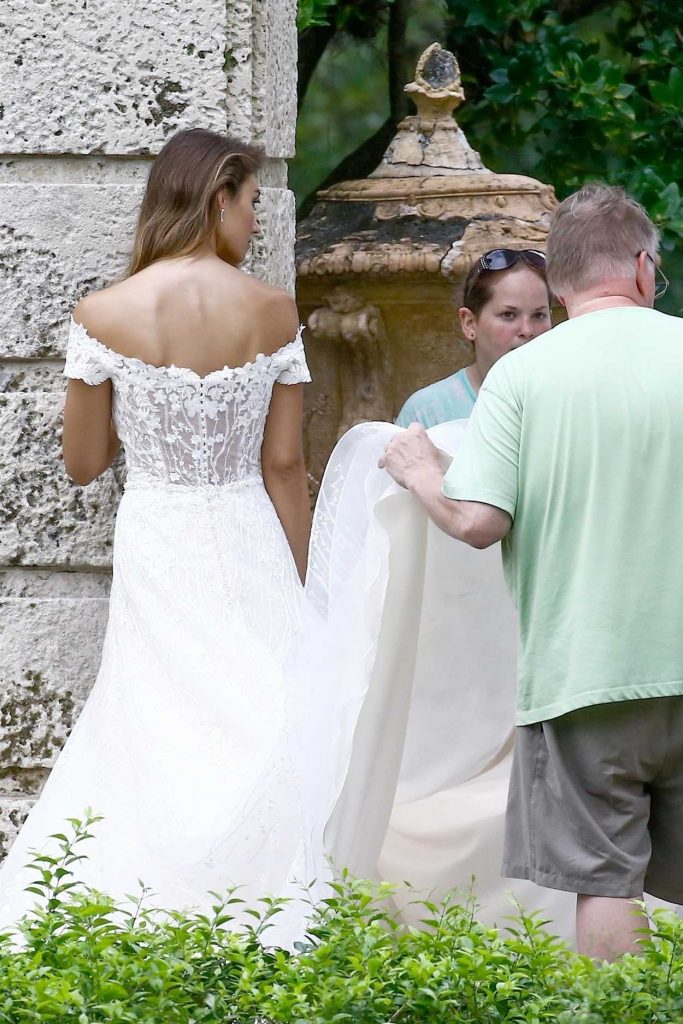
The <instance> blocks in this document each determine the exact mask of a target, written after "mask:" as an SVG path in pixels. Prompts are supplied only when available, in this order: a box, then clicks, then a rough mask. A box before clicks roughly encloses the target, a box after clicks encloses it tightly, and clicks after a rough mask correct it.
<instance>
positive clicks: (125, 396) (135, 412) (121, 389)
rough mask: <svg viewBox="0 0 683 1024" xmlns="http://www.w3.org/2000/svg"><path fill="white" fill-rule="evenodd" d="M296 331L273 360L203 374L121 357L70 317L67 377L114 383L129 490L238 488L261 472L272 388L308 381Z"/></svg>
mask: <svg viewBox="0 0 683 1024" xmlns="http://www.w3.org/2000/svg"><path fill="white" fill-rule="evenodd" d="M301 331H302V328H300V329H299V332H298V334H297V336H296V338H295V339H294V340H293V341H291V342H289V343H288V344H287V345H284V346H283V347H282V348H280V349H278V351H277V352H274V353H273V354H272V355H258V356H256V359H255V360H254V361H253V362H249V363H245V364H244V366H237V367H229V366H225V367H223V369H221V370H214V371H212V372H211V373H208V374H207V375H206V376H204V377H202V376H200V375H199V374H198V373H196V372H195V371H194V370H191V369H188V368H185V367H179V366H173V365H171V366H153V365H151V364H149V363H145V362H143V361H142V360H140V359H135V358H132V357H129V356H123V355H120V354H119V353H118V352H114V351H113V350H112V349H110V348H107V346H106V345H103V344H102V343H101V342H99V341H97V340H96V339H95V338H92V337H90V335H89V334H88V333H87V331H86V329H85V327H83V325H82V324H78V323H76V321H75V320H73V319H72V321H71V329H70V333H69V343H68V348H67V355H66V365H65V367H64V375H65V376H66V377H76V378H78V379H79V380H83V381H85V382H86V384H92V385H95V384H101V383H103V381H105V380H111V382H112V390H113V395H112V415H113V420H114V426H115V428H116V431H117V433H118V435H119V438H120V439H121V443H122V445H123V447H124V449H125V453H126V467H127V475H128V485H129V486H130V485H135V484H142V485H145V484H152V485H155V486H158V485H160V484H167V485H171V486H174V485H175V486H183V485H184V486H189V487H198V486H202V485H221V484H230V483H236V482H239V481H244V480H248V479H253V478H255V477H259V476H260V474H261V444H262V442H263V430H264V426H265V422H266V415H267V413H268V407H269V404H270V397H271V394H272V390H273V385H274V384H275V383H276V382H277V383H280V384H297V383H302V382H305V381H309V380H310V379H311V377H310V374H309V372H308V367H307V365H306V357H305V354H304V347H303V343H302V340H301Z"/></svg>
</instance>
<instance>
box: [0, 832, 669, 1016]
mask: <svg viewBox="0 0 683 1024" xmlns="http://www.w3.org/2000/svg"><path fill="white" fill-rule="evenodd" d="M89 823H90V822H89V821H88V820H85V821H84V822H79V821H76V820H74V822H73V825H74V830H75V831H74V834H73V835H72V836H71V837H70V838H67V837H66V836H60V837H59V840H60V843H61V846H62V851H61V856H60V857H59V859H57V858H37V860H36V862H35V867H36V884H35V886H34V890H35V892H36V894H40V895H41V896H42V897H43V906H44V909H43V910H41V911H39V912H38V913H37V914H36V915H35V916H33V917H31V918H29V919H27V920H26V921H25V922H24V923H23V925H22V933H23V940H22V943H23V944H22V945H21V946H20V947H18V946H17V941H16V937H15V938H14V939H13V940H12V939H10V938H9V937H4V938H2V939H0V1022H2V1024H28V1022H31V1024H34V1022H36V1024H37V1022H40V1024H62V1022H64V1024H66V1022H69V1024H72V1022H73V1024H91V1022H95V1021H98V1022H99V1021H107V1022H125V1024H132V1022H136V1024H138V1022H144V1024H200V1022H201V1024H230V1022H239V1024H254V1022H256V1021H259V1022H277V1024H303V1022H307V1024H308V1022H333V1021H335V1022H337V1021H338V1022H342V1021H354V1022H361V1024H385V1022H390V1021H391V1022H403V1024H408V1022H411V1024H413V1022H415V1024H417V1022H420V1024H423V1022H424V1024H441V1022H444V1024H445V1022H449V1024H454V1022H470V1021H471V1022H475V1021H476V1022H487V1024H488V1022H491V1024H493V1022H496V1024H497V1022H502V1021H505V1022H513V1021H514V1022H525V1024H541V1022H550V1021H552V1022H554V1024H611V1022H615V1024H640V1022H643V1024H645V1022H647V1024H656V1022H662V1024H663V1022H666V1024H674V1022H678V1021H681V1020H683V972H682V970H681V968H682V966H683V955H682V952H681V944H682V940H683V922H681V921H680V920H679V919H678V918H677V917H675V916H674V915H668V914H665V913H657V914H656V916H655V919H654V922H653V933H652V935H651V937H650V938H649V939H648V940H647V941H645V942H644V947H643V955H642V956H640V957H624V958H623V959H622V960H621V961H619V962H618V963H616V964H611V965H608V964H603V965H595V964H593V963H591V962H590V961H588V960H586V959H584V958H582V957H578V956H575V955H574V954H573V953H572V952H570V950H568V949H567V947H566V946H565V945H563V943H561V942H560V941H559V940H557V939H556V938H553V937H552V936H551V935H549V934H548V933H547V932H546V931H545V930H544V929H543V927H542V924H541V922H540V921H539V919H538V918H537V917H535V916H533V915H532V916H529V915H526V914H524V913H522V912H521V911H518V913H517V915H516V917H515V918H514V919H513V920H512V923H511V925H510V927H509V928H508V929H506V930H504V931H499V930H496V929H494V928H488V927H485V926H484V925H482V924H480V923H479V922H478V921H477V919H476V913H475V908H474V906H473V905H472V903H471V902H470V901H468V900H465V901H464V902H456V901H455V900H447V901H445V902H444V903H443V904H441V905H438V906H437V905H434V904H432V903H429V902H427V901H422V902H421V905H422V907H423V908H424V927H423V928H422V929H421V930H419V931H418V930H416V929H412V928H404V927H402V926H399V925H398V924H397V923H396V922H395V921H394V920H393V918H392V916H391V913H390V911H389V897H390V895H391V888H390V887H389V886H385V885H380V886H377V885H374V884H372V883H369V882H365V881H361V880H357V879H353V878H351V877H349V876H345V877H344V878H342V880H341V881H340V882H339V884H337V885H336V886H335V887H334V894H333V895H332V897H331V898H330V899H328V900H327V901H326V902H325V903H324V904H323V905H322V906H320V907H318V908H317V909H316V911H315V912H314V914H313V917H312V919H311V925H310V931H309V934H308V936H307V939H306V941H305V942H304V943H302V944H301V947H300V948H299V949H298V951H297V952H296V953H294V954H290V953H287V952H285V951H283V950H278V949H269V948H267V942H268V925H269V921H272V919H273V917H274V916H275V915H276V914H277V913H279V912H280V909H281V904H280V903H279V902H278V901H276V900H263V901H262V902H261V904H260V906H259V908H255V909H254V910H253V911H252V918H253V924H252V925H250V926H249V927H247V928H243V929H242V930H241V931H240V932H236V931H234V930H229V929H227V928H225V927H223V925H225V924H226V923H228V921H229V919H230V915H231V913H233V912H234V911H235V909H236V908H238V907H239V900H238V897H237V895H236V893H234V892H233V893H229V894H228V895H227V896H226V897H225V898H224V899H218V898H217V899H216V907H215V911H214V915H213V917H208V916H203V915H200V914H196V915H180V914H172V915H167V914H161V913H159V912H157V913H153V912H151V911H149V910H145V909H144V894H143V895H142V896H141V898H140V899H139V900H137V901H136V900H131V902H130V904H128V905H124V906H121V905H119V906H118V907H117V905H116V904H115V902H114V901H113V900H112V899H110V898H108V897H105V896H101V895H100V894H97V893H95V892H92V891H82V889H83V887H80V886H78V885H77V883H76V882H75V874H76V873H77V870H78V861H79V860H80V859H81V854H80V849H79V844H80V843H82V842H83V841H84V840H85V839H86V838H88V837H89V833H88V825H89ZM241 909H243V908H241Z"/></svg>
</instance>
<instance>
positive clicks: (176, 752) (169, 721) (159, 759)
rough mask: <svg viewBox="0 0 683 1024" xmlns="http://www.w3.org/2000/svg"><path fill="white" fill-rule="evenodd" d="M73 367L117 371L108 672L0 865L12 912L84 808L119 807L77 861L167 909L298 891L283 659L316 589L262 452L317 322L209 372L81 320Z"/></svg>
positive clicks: (7, 911) (96, 878)
mask: <svg viewBox="0 0 683 1024" xmlns="http://www.w3.org/2000/svg"><path fill="white" fill-rule="evenodd" d="M64 372H65V375H66V376H68V377H75V378H78V379H80V380H83V381H85V382H86V383H88V384H92V385H95V384H99V383H101V382H103V381H104V380H106V379H111V381H112V387H113V420H114V424H115V427H116V430H117V433H118V435H119V437H120V438H121V441H122V443H123V446H124V449H125V453H126V465H127V481H126V487H125V493H124V495H123V498H122V500H121V503H120V507H119V510H118V515H117V519H116V531H115V540H114V565H113V581H112V588H111V598H110V612H109V623H108V628H107V633H106V639H105V642H104V649H103V652H102V662H101V667H100V671H99V674H98V677H97V681H96V683H95V686H94V688H93V690H92V692H91V694H90V696H89V698H88V700H87V702H86V705H85V707H84V709H83V712H82V714H81V716H80V718H79V719H78V722H77V723H76V726H75V727H74V729H73V732H72V734H71V736H70V737H69V739H68V741H67V743H66V745H65V747H64V750H63V752H62V754H61V756H60V757H59V759H58V761H57V764H56V765H55V768H54V769H53V771H52V773H51V775H50V777H49V779H48V781H47V783H46V785H45V787H44V790H43V792H42V794H41V796H40V798H39V799H38V801H37V803H36V805H35V806H34V808H33V810H32V812H31V813H30V815H29V817H28V819H27V822H26V824H25V825H24V827H23V829H22V830H21V832H20V834H19V836H18V838H17V840H16V841H15V843H14V845H13V847H12V849H11V851H10V853H9V855H8V857H7V859H6V861H5V863H4V865H3V867H2V870H1V871H0V925H1V926H6V925H8V924H12V923H14V922H16V921H17V919H18V918H19V917H20V916H21V915H22V914H23V913H24V912H25V911H26V910H28V909H29V908H30V907H31V905H32V904H33V903H35V902H36V897H35V896H34V895H33V894H31V893H26V892H25V891H24V887H25V886H26V885H27V884H29V883H30V881H31V880H32V878H33V877H34V875H33V874H32V873H31V872H30V871H27V870H26V869H25V867H24V866H25V864H26V862H27V861H28V860H29V859H30V851H31V850H32V849H34V848H36V849H37V848H40V849H43V848H45V847H46V837H47V836H48V835H49V834H51V833H54V832H62V831H64V830H65V819H66V818H68V817H79V816H82V814H83V812H84V810H85V808H86V807H90V808H92V810H93V811H94V813H96V814H98V815H102V816H103V820H102V821H101V822H99V823H97V824H96V825H95V826H94V827H93V830H92V831H93V832H94V834H95V838H94V839H93V840H90V841H88V842H87V843H86V844H85V846H84V847H83V849H82V852H83V853H85V854H87V855H88V860H86V861H83V862H82V863H81V864H80V865H79V867H78V875H79V877H80V878H81V880H82V881H84V882H85V883H87V884H88V885H91V886H94V887H96V888H98V889H101V890H103V891H105V892H108V893H110V894H112V895H114V896H116V897H122V896H123V895H124V894H127V893H132V894H135V893H137V892H139V884H138V879H142V880H143V881H144V883H145V885H147V886H149V887H150V889H151V895H150V897H149V900H148V903H149V904H150V905H152V906H159V907H163V908H183V907H195V908H199V909H203V910H206V909H207V908H208V907H209V906H210V905H211V904H212V903H214V902H215V899H214V898H213V897H211V896H210V895H209V892H210V891H211V890H213V891H218V892H225V890H226V889H227V887H229V886H231V885H238V886H241V887H242V888H241V889H240V891H239V893H238V895H240V896H242V897H243V898H244V899H245V900H247V901H249V900H252V901H253V900H254V899H256V898H257V897H260V896H263V895H265V894H273V895H277V896H289V895H295V896H300V895H301V889H300V887H299V886H300V883H305V882H308V881H310V880H311V878H312V877H313V874H314V873H315V872H314V866H313V865H312V863H311V861H310V844H309V840H308V837H307V826H306V823H305V821H304V817H303V807H304V805H303V799H302V796H301V793H300V783H299V780H298V777H297V772H296V765H295V758H294V754H293V750H292V743H293V740H294V739H295V737H294V735H293V726H292V720H293V719H295V718H296V717H297V712H296V710H295V704H296V701H295V697H294V695H293V694H292V693H291V692H290V691H289V689H288V683H287V680H286V677H285V675H284V672H283V665H284V661H285V657H286V655H287V652H288V650H289V648H290V645H291V642H292V637H293V635H294V632H295V629H296V625H297V621H298V616H299V608H300V599H301V593H302V588H301V584H300V582H299V578H298V575H297V571H296V568H295V565H294V561H293V558H292V554H291V550H290V548H289V545H288V543H287V540H286V537H285V534H284V531H283V529H282V526H281V524H280V521H279V519H278V517H277V514H276V512H275V509H274V507H273V505H272V503H271V501H270V498H269V497H268V494H267V493H266V490H265V488H264V484H263V479H262V476H261V466H260V454H261V443H262V439H263V431H264V424H265V420H266V415H267V412H268V407H269V403H270V397H271V393H272V390H273V386H274V384H275V383H276V382H279V383H281V384H292V383H297V382H303V381H307V380H310V376H309V373H308V369H307V366H306V361H305V356H304V349H303V345H302V341H301V337H300V332H299V335H298V336H297V337H296V338H295V339H294V340H293V341H292V342H290V343H289V344H287V345H285V346H284V347H283V348H281V349H280V350H279V351H277V352H275V353H274V354H273V355H267V356H265V355H259V356H257V357H256V359H255V360H254V361H253V362H251V363H248V364H246V365H244V366H241V367H237V368H229V367H225V368H224V369H221V370H216V371H214V372H212V373H209V374H208V375H207V376H205V377H200V376H198V375H197V373H195V372H194V371H193V370H190V369H183V368H179V367H175V366H170V367H154V366H151V365H148V364H146V363H144V362H142V361H140V360H138V359H134V358H127V357H124V356H121V355H119V354H118V353H115V352H113V351H112V350H110V349H109V348H107V347H106V346H104V345H102V344H100V343H99V342H98V341H96V340H95V339H94V338H91V337H90V336H89V335H88V334H87V332H86V330H85V329H84V328H83V327H82V326H81V325H79V324H77V323H75V322H73V321H72V324H71V331H70V337H69V344H68V352H67V360H66V366H65V370H64ZM47 846H48V847H49V846H50V842H48V843H47ZM52 846H53V847H54V841H52ZM309 872H311V874H310V876H309ZM302 915H303V910H302V909H301V908H299V907H296V905H293V906H292V909H291V910H289V911H288V912H287V913H286V914H284V915H281V916H279V917H278V918H277V919H276V924H277V927H276V928H275V929H273V931H272V932H269V933H268V940H269V941H270V940H271V938H272V941H280V942H283V943H288V942H290V941H291V939H292V938H296V937H298V936H300V934H301V931H302Z"/></svg>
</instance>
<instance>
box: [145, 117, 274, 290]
mask: <svg viewBox="0 0 683 1024" xmlns="http://www.w3.org/2000/svg"><path fill="white" fill-rule="evenodd" d="M264 161H265V156H264V153H263V151H262V150H261V149H259V148H258V147H257V146H251V145H249V144H248V143H246V142H240V141H239V139H233V138H231V137H230V136H229V135H219V134H218V132H210V131H207V130H206V129H205V128H190V129H188V130H186V131H181V132H177V134H176V135H174V136H173V137H172V138H171V139H169V141H168V142H167V143H166V145H165V146H164V148H163V149H162V150H161V152H160V153H159V155H158V156H157V158H156V160H155V161H154V163H153V164H152V169H151V171H150V174H149V178H148V180H147V188H146V190H145V195H144V198H143V200H142V205H141V206H140V212H139V214H138V222H137V227H136V229H135V239H134V242H133V252H132V255H131V258H130V263H129V265H128V270H127V275H126V276H127V277H130V276H131V275H132V274H136V273H137V272H138V271H139V270H143V269H144V268H145V267H148V266H149V265H150V263H154V262H155V261H156V260H161V259H165V258H168V257H170V256H189V255H190V254H191V253H193V252H196V251H197V250H198V249H200V248H201V247H202V245H203V244H204V243H205V242H206V240H207V238H208V237H209V236H210V234H211V231H212V229H213V225H214V223H215V218H216V205H215V200H216V196H217V195H218V193H219V191H220V190H221V189H226V190H227V192H228V194H229V195H230V196H234V195H236V193H237V192H238V191H239V189H240V187H241V186H242V184H243V183H244V181H245V180H246V179H247V178H248V177H249V175H250V174H255V173H256V171H257V170H259V168H260V167H262V166H263V163H264Z"/></svg>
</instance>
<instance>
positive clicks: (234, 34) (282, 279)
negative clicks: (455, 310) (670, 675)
mask: <svg viewBox="0 0 683 1024" xmlns="http://www.w3.org/2000/svg"><path fill="white" fill-rule="evenodd" d="M295 8H296V3H295V0H227V2H226V0H179V2H178V3H158V2H153V0H49V2H46V0H3V2H2V11H1V13H0V82H2V91H1V95H0V856H1V855H2V854H3V853H4V851H5V850H6V849H7V846H8V844H9V843H10V842H11V839H12V836H13V834H14V832H15V831H16V828H17V827H18V825H19V824H20V823H21V821H22V820H23V816H24V815H25V813H26V810H27V808H28V806H30V803H31V800H32V799H33V798H34V797H35V795H36V793H37V792H38V791H39V789H40V786H41V784H42V782H43V781H44V779H45V777H46V775H47V773H48V771H49V768H50V766H51V764H52V763H53V761H54V758H55V755H56V754H57V752H58V751H59V749H60V748H61V746H62V744H63V742H64V739H65V738H66V736H67V735H68V733H69V730H70V728H71V726H72V724H73V721H74V718H75V716H76V715H77V714H78V712H79V710H80V708H81V707H82V705H83V701H84V700H85V698H86V696H87V694H88V691H89V689H90V687H91V685H92V683H93V681H94V678H95V675H96V672H97V666H98V661H99V653H100V648H101V644H102V639H103V635H104V629H105V625H106V618H107V595H108V588H109V576H110V566H111V553H112V531H113V522H114V514H115V509H116V503H117V499H118V496H119V493H120V487H121V476H122V470H121V467H118V468H117V469H115V470H112V471H110V472H108V473H107V474H105V476H104V477H103V478H101V479H100V480H98V481H96V482H95V483H94V484H92V485H91V486H90V487H88V488H85V489H82V488H78V487H74V486H73V485H72V484H70V483H69V481H68V480H67V478H66V475H65V473H64V470H63V467H62V464H61V460H60V455H59V426H60V415H61V408H62V403H63V391H64V383H63V378H62V375H61V369H62V366H63V356H64V346H65V343H66V336H67V324H68V316H69V311H70V310H71V308H72V307H73V305H74V303H75V302H76V301H77V300H78V298H79V297H80V296H81V295H83V294H85V293H87V292H89V291H92V290H93V289H95V288H98V287H101V286H102V285H104V284H105V283H107V282H108V281H111V280H112V279H113V278H115V277H116V276H117V275H118V274H119V273H120V271H121V270H122V268H123V266H124V264H125V259H126V254H127V250H128V247H129V243H130V238H131V232H132V228H133V223H134V216H135V210H136V206H137V203H138V201H139V199H140V196H141V192H142V188H143V186H144V181H145V177H146V174H147V171H148V168H149V163H150V160H151V159H152V157H153V155H154V154H155V153H156V152H158V150H159V149H160V147H161V145H162V144H163V142H164V141H165V139H166V138H167V137H168V136H169V135H170V134H172V133H173V132H174V131H176V130H177V129H179V128H186V127H196V126H202V127H207V128H213V129H215V130H218V131H226V130H227V131H230V132H232V133H234V134H236V135H238V136H240V137H241V138H244V139H251V140H252V141H255V142H258V143H260V144H262V145H263V146H264V147H265V150H266V153H267V156H268V161H267V164H266V167H265V168H264V171H263V172H262V175H261V184H262V193H261V194H262V202H261V210H260V213H261V222H262V226H263V234H262V236H261V237H260V238H259V240H258V243H257V245H255V247H254V251H253V252H252V254H251V256H250V260H249V262H250V265H251V269H252V270H253V271H254V272H255V273H257V274H260V275H262V276H263V277H265V278H266V279H268V280H270V281H271V282H273V283H274V284H278V285H280V286H282V287H286V288H289V289H290V290H293V286H294V267H293V242H294V202H293V197H292V195H291V193H290V192H288V191H287V187H286V180H287V172H286V164H285V158H287V157H289V156H291V155H292V154H293V146H294V126H295V117H296V30H295Z"/></svg>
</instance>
